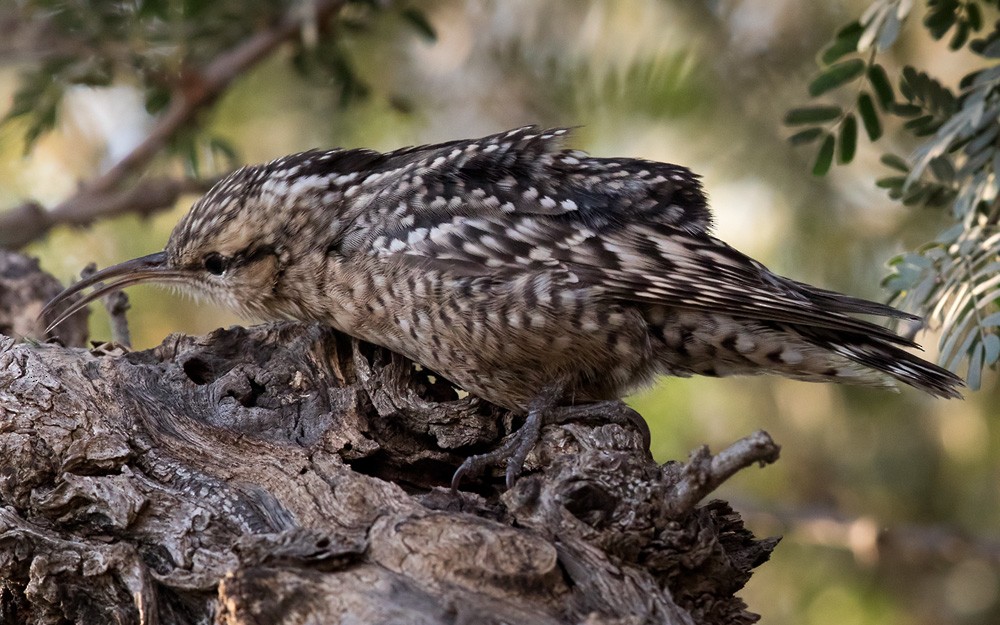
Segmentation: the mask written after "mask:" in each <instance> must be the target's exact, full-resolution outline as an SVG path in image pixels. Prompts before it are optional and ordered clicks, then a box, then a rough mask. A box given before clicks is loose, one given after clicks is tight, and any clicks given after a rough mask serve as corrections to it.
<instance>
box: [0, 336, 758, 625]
mask: <svg viewBox="0 0 1000 625" xmlns="http://www.w3.org/2000/svg"><path fill="white" fill-rule="evenodd" d="M120 351H121V350H116V349H103V350H101V349H99V350H95V351H86V350H83V349H79V348H67V347H62V346H60V345H55V344H43V345H33V344H28V343H23V342H22V343H18V342H16V341H15V340H13V339H11V338H7V337H0V622H3V623H8V622H11V623H15V622H16V623H46V624H47V623H65V622H67V621H68V622H76V623H138V622H143V623H207V622H211V621H212V620H213V619H214V621H215V622H216V623H224V624H227V625H228V624H232V625H235V624H244V623H245V624H250V623H288V624H292V623H339V622H350V623H428V624H431V623H501V622H503V623H542V624H544V623H588V624H598V623H616V624H618V623H621V624H624V623H670V624H680V623H684V624H691V623H699V624H700V623H725V624H739V623H749V622H752V621H753V620H755V617H753V615H751V614H750V613H748V612H747V611H746V610H745V606H744V604H743V603H742V602H741V601H740V600H739V599H738V598H736V597H735V596H734V593H736V592H737V591H738V590H739V589H740V588H741V587H742V586H743V584H744V583H745V582H746V581H747V579H749V576H750V571H751V569H752V568H753V567H755V566H757V565H759V564H760V563H762V562H763V561H765V560H766V559H767V557H768V554H769V553H770V550H771V548H772V547H773V546H774V544H775V542H776V541H775V540H772V539H768V540H756V539H754V538H753V536H751V534H750V533H749V532H747V531H746V530H745V529H744V528H743V526H742V523H741V521H740V519H739V517H738V515H737V514H736V513H734V512H733V511H732V510H731V509H730V508H729V507H728V506H727V505H726V504H725V503H723V502H718V501H715V502H711V503H708V504H707V505H704V506H702V507H696V504H697V503H698V501H699V500H701V499H702V498H703V497H704V496H705V495H706V494H707V492H708V491H709V490H711V489H712V488H714V487H715V486H717V484H718V483H720V482H721V481H722V480H724V479H725V478H726V477H728V476H729V475H731V474H732V473H733V472H734V471H735V470H736V469H738V468H741V467H745V466H748V465H750V464H752V463H755V462H769V461H773V460H774V459H775V458H776V457H777V447H776V446H775V445H774V444H773V443H772V442H771V441H770V439H769V438H768V437H767V436H766V434H763V433H758V434H756V435H753V436H751V437H748V438H747V439H744V440H743V441H741V442H739V443H738V444H737V445H735V446H733V447H731V448H730V449H729V450H727V451H726V452H724V453H723V454H720V455H718V456H715V457H712V456H710V455H708V453H707V451H705V450H700V451H698V452H696V453H695V454H693V456H692V459H691V461H690V462H689V463H686V464H680V463H668V464H666V465H663V466H660V465H657V464H656V463H655V462H653V460H652V458H651V457H650V455H649V453H648V451H647V445H646V443H645V441H644V440H643V439H644V434H643V432H642V431H641V428H637V427H636V426H635V425H634V424H633V422H632V421H631V420H630V419H629V418H628V417H629V416H630V415H629V411H628V409H627V408H624V406H622V407H621V408H619V409H618V410H617V412H616V413H615V414H609V415H607V418H606V419H602V420H601V421H600V422H592V423H575V422H572V423H566V424H561V425H551V426H548V427H547V428H546V429H545V432H544V437H543V441H542V442H541V443H540V444H539V445H538V447H537V448H536V449H535V450H534V451H533V452H532V454H531V455H530V456H529V458H528V462H527V464H526V468H527V473H526V474H525V475H524V476H523V477H522V478H521V479H520V480H519V481H518V482H517V484H516V485H515V487H514V488H513V489H512V490H510V491H506V492H505V491H504V490H503V487H502V483H503V479H502V476H501V475H500V474H499V472H497V473H496V474H495V475H490V476H482V477H480V478H478V479H475V480H471V479H470V480H468V481H467V482H465V483H463V490H465V491H466V492H463V493H462V494H461V495H456V494H455V493H453V492H451V491H450V490H449V489H448V488H446V486H445V485H446V484H448V482H449V480H450V478H451V475H452V472H453V471H454V470H455V468H456V467H457V466H458V464H460V462H461V461H462V459H463V458H464V457H465V456H466V455H468V454H470V453H475V452H478V451H482V450H485V449H488V448H490V447H491V446H493V445H496V444H497V442H498V441H499V440H500V439H501V438H502V437H503V436H504V435H506V434H508V433H509V432H510V431H511V429H512V428H514V427H516V425H517V422H516V421H515V420H513V419H512V418H511V417H510V415H508V414H506V413H505V412H504V411H502V410H499V409H496V408H494V407H492V406H490V405H487V404H485V403H481V402H478V401H477V400H475V399H470V398H466V399H459V398H458V397H457V396H456V394H455V391H454V389H452V388H451V387H450V386H449V385H447V384H446V383H444V382H443V381H441V380H434V379H433V377H432V376H428V374H427V372H420V371H416V370H415V368H414V367H413V366H412V365H411V364H410V363H409V362H407V361H405V360H404V359H402V358H400V357H398V356H395V355H393V354H390V353H388V352H386V351H385V350H382V349H380V348H376V347H373V346H370V345H363V344H358V343H356V342H354V341H352V340H351V339H349V338H347V337H344V336H342V335H339V334H337V333H335V332H334V331H332V330H330V329H329V328H325V327H322V326H319V325H306V324H295V323H278V324H269V325H262V326H256V327H253V328H249V329H243V328H231V329H228V330H218V331H216V332H213V333H212V334H210V335H208V336H204V337H191V336H183V335H172V336H170V337H168V338H167V339H166V340H165V341H164V342H163V344H161V345H160V346H159V347H156V348H154V349H151V350H147V351H142V352H134V353H120ZM612 412H614V411H612Z"/></svg>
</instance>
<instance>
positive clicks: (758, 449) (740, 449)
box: [673, 430, 781, 514]
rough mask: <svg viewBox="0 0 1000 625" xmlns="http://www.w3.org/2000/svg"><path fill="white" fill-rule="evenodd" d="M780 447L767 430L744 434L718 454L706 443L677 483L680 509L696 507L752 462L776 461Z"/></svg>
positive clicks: (676, 494)
mask: <svg viewBox="0 0 1000 625" xmlns="http://www.w3.org/2000/svg"><path fill="white" fill-rule="evenodd" d="M780 451H781V447H779V446H778V444H777V443H775V442H774V440H772V439H771V436H770V435H769V434H768V433H767V432H765V431H763V430H758V431H756V432H754V433H753V434H751V435H750V436H747V437H745V438H741V439H740V440H738V441H736V442H735V443H733V444H732V445H730V446H729V447H726V448H725V449H723V450H722V451H720V452H719V453H718V454H717V455H715V456H713V455H712V454H710V453H709V451H708V447H706V446H703V447H701V448H699V449H697V450H695V451H693V452H692V453H691V457H690V458H689V459H688V461H687V463H686V464H684V465H683V466H682V467H681V469H680V471H681V477H680V480H679V481H678V482H677V484H676V485H675V486H674V501H673V504H674V505H675V506H676V507H675V510H676V512H677V513H678V514H683V513H686V512H687V511H689V510H691V509H693V508H694V506H695V505H696V504H697V503H698V502H699V501H701V500H702V499H703V498H704V497H705V496H706V495H708V494H709V493H711V492H712V491H714V490H715V489H717V488H718V487H719V486H720V485H721V484H722V483H723V482H725V481H726V480H728V479H729V478H730V477H732V476H733V475H735V474H736V472H737V471H740V470H742V469H745V468H746V467H749V466H750V465H752V464H760V465H766V464H771V463H773V462H776V461H777V460H778V454H779V452H780Z"/></svg>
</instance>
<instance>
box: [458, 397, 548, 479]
mask: <svg viewBox="0 0 1000 625" xmlns="http://www.w3.org/2000/svg"><path fill="white" fill-rule="evenodd" d="M565 386H566V385H565V383H563V382H559V383H556V384H552V385H550V386H547V387H546V388H544V389H542V392H541V393H539V394H538V396H537V397H535V398H534V399H533V400H531V403H529V404H528V416H527V418H526V419H525V421H524V425H522V426H521V427H520V428H519V429H518V430H517V431H516V432H515V433H514V435H513V436H511V437H510V438H509V439H507V441H506V442H504V444H503V445H500V446H499V447H497V448H496V449H494V450H493V451H491V452H488V453H485V454H479V455H477V456H469V457H468V458H466V459H465V462H463V463H462V465H461V466H459V467H458V470H457V471H455V475H454V476H453V477H452V478H451V489H452V490H453V491H457V490H458V485H459V483H460V482H461V481H462V478H463V477H465V476H466V475H478V474H479V473H482V472H483V471H484V470H485V469H487V468H489V467H491V466H495V465H497V464H500V462H502V461H504V460H506V462H507V471H506V476H507V477H506V480H507V488H511V487H513V486H514V480H516V479H517V477H518V476H519V475H520V474H521V470H522V469H523V468H524V460H525V459H526V458H527V457H528V453H529V452H530V451H531V449H532V448H533V447H534V446H535V444H536V443H538V439H539V438H540V437H541V433H542V426H543V425H545V420H546V417H547V416H548V414H549V413H551V412H552V410H553V408H555V405H556V403H557V402H558V401H559V399H560V398H561V397H562V396H563V391H564V389H565Z"/></svg>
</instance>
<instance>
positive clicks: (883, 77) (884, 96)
mask: <svg viewBox="0 0 1000 625" xmlns="http://www.w3.org/2000/svg"><path fill="white" fill-rule="evenodd" d="M868 82H869V83H870V84H871V86H872V89H873V90H874V91H875V96H876V97H877V98H878V103H879V105H880V106H881V107H882V110H883V111H889V109H890V108H891V107H892V103H893V101H895V99H896V96H895V94H894V93H893V91H892V83H891V82H889V75H888V74H887V73H886V71H885V68H884V67H882V66H881V65H879V64H878V63H875V64H874V65H872V66H871V67H869V68H868Z"/></svg>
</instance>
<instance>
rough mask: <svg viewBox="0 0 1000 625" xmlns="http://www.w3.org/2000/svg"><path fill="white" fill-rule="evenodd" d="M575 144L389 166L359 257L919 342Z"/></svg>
mask: <svg viewBox="0 0 1000 625" xmlns="http://www.w3.org/2000/svg"><path fill="white" fill-rule="evenodd" d="M566 132H567V131H566V130H563V129H556V130H547V131H539V130H538V129H537V128H535V127H526V128H520V129H516V130H512V131H510V132H507V133H503V134H498V135H492V136H489V137H484V138H482V139H476V140H471V141H455V142H451V143H446V144H440V145H433V146H420V147H416V148H405V149H403V150H397V151H395V152H390V153H387V154H385V155H383V157H382V158H381V159H380V163H379V165H378V167H377V168H376V169H375V171H374V172H373V173H372V174H370V175H369V176H368V178H366V180H365V182H364V184H361V185H359V186H358V188H357V189H356V190H355V191H354V192H353V194H352V195H353V199H354V201H355V205H356V206H360V207H361V209H363V210H361V209H359V213H360V214H363V215H365V216H367V217H366V219H377V220H380V221H379V222H378V223H375V224H373V223H371V222H368V223H364V224H359V225H361V226H363V227H360V228H358V229H357V231H358V232H359V233H364V234H363V238H361V237H360V236H359V238H356V239H351V236H350V233H348V234H347V236H346V238H345V242H344V245H345V247H347V248H348V249H351V250H353V251H366V252H368V253H373V254H378V255H381V256H386V257H393V258H395V259H397V260H399V261H402V262H408V263H417V264H419V265H420V266H421V267H423V268H426V269H431V268H434V269H440V270H442V271H448V272H450V273H452V274H456V275H457V274H461V275H467V276H483V277H494V278H497V279H501V280H502V279H503V277H504V276H509V275H514V274H516V273H519V272H528V271H542V270H544V271H549V272H553V271H554V272H555V274H556V275H560V276H563V277H564V279H565V280H566V283H567V286H569V287H570V288H574V287H573V285H576V286H575V288H578V287H579V285H581V284H587V285H593V288H594V289H595V291H596V292H599V293H601V294H602V295H603V296H604V297H608V298H613V299H619V300H623V301H633V302H641V303H649V304H660V305H668V306H675V307H681V308H691V309H699V310H710V311H716V312H724V313H727V314H731V315H733V316H737V317H744V318H750V319H758V320H766V321H775V322H782V323H791V324H805V325H811V326H815V327H825V328H831V329H837V330H843V331H853V332H860V333H864V334H869V335H877V336H879V337H881V338H883V339H885V340H888V341H892V342H897V343H904V344H908V345H909V344H911V342H910V341H907V340H906V339H903V338H900V337H898V336H896V335H895V334H894V333H892V332H890V331H888V330H886V329H884V328H881V327H880V326H877V325H875V324H872V323H869V322H867V321H864V320H860V319H855V318H853V317H850V316H849V314H854V313H864V314H876V315H889V316H905V314H904V313H900V312H898V311H895V309H892V308H890V307H888V306H883V305H881V304H876V303H874V302H867V301H865V300H860V299H857V298H852V297H849V296H846V295H840V294H837V293H834V292H832V291H825V290H822V289H816V288H814V287H809V286H807V285H803V284H801V283H798V282H795V281H793V280H788V279H786V278H782V277H780V276H777V275H775V274H773V273H771V272H770V271H768V270H767V269H766V268H765V267H764V266H763V265H761V264H760V263H758V262H757V261H755V260H753V259H751V258H749V257H747V256H745V255H744V254H741V253H740V252H738V251H736V250H735V249H733V248H731V247H730V246H728V245H726V244H725V243H723V242H722V241H719V240H718V239H715V238H714V237H711V236H709V235H708V234H707V229H708V227H709V226H710V222H711V220H710V216H709V212H708V208H707V206H706V202H705V198H704V195H703V194H702V192H701V188H700V185H699V184H698V181H697V177H696V176H694V175H693V174H692V173H691V172H690V171H688V170H687V169H685V168H683V167H678V166H675V165H669V164H664V163H653V162H649V161H642V160H637V159H595V158H591V157H589V156H587V155H586V154H583V153H579V152H569V151H565V150H561V146H560V142H561V138H562V137H563V136H564V135H565V134H566ZM371 216H375V217H371ZM373 226H374V227H373Z"/></svg>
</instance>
